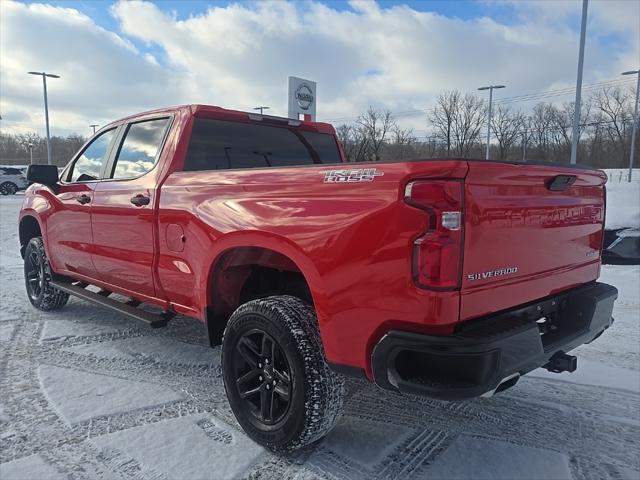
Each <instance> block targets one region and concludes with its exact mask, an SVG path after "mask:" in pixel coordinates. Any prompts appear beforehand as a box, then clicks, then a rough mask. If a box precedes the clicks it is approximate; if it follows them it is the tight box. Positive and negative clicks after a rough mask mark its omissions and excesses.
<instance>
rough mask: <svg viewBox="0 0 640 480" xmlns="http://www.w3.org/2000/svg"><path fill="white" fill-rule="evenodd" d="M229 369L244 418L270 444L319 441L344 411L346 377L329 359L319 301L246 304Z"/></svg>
mask: <svg viewBox="0 0 640 480" xmlns="http://www.w3.org/2000/svg"><path fill="white" fill-rule="evenodd" d="M222 369H223V377H224V386H225V390H226V392H227V397H228V399H229V404H230V405H231V409H232V410H233V413H234V415H235V417H236V419H237V420H238V423H240V425H241V426H242V428H243V429H244V431H245V432H246V433H247V435H249V437H251V438H252V439H253V440H254V441H256V442H257V443H259V444H261V445H263V446H265V447H267V448H270V449H271V450H274V451H280V452H290V451H293V450H296V449H298V448H301V447H303V446H305V445H308V444H310V443H313V442H314V441H316V440H318V439H320V438H322V437H323V436H325V435H326V434H327V433H328V432H329V431H330V430H331V428H333V426H334V424H335V422H336V421H337V419H338V417H339V415H340V413H341V411H342V402H343V396H344V383H343V380H342V377H340V375H338V374H336V373H335V372H333V371H332V370H330V369H329V366H328V365H327V363H326V360H325V356H324V349H323V347H322V341H321V339H320V334H319V331H318V324H317V320H316V315H315V311H314V309H313V307H311V306H310V305H308V304H307V303H305V302H303V301H302V300H300V299H299V298H296V297H292V296H288V295H282V296H273V297H267V298H261V299H258V300H252V301H250V302H247V303H245V304H244V305H241V306H240V307H239V308H238V309H237V310H236V311H235V312H234V313H233V315H232V316H231V318H230V319H229V322H228V324H227V327H226V329H225V333H224V338H223V341H222Z"/></svg>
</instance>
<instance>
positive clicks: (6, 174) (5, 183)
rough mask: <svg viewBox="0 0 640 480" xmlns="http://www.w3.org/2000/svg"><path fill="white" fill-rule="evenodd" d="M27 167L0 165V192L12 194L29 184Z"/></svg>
mask: <svg viewBox="0 0 640 480" xmlns="http://www.w3.org/2000/svg"><path fill="white" fill-rule="evenodd" d="M26 173H27V167H0V194H2V195H14V194H15V193H16V192H17V191H18V190H24V189H25V188H27V187H28V186H29V182H27V177H26Z"/></svg>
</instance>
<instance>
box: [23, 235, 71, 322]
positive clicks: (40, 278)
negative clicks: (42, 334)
mask: <svg viewBox="0 0 640 480" xmlns="http://www.w3.org/2000/svg"><path fill="white" fill-rule="evenodd" d="M51 277H52V274H51V267H50V266H49V260H47V253H46V252H45V249H44V242H43V241H42V237H34V238H32V239H31V240H29V243H28V244H27V248H26V249H25V252H24V282H25V285H26V287H27V296H28V297H29V301H30V302H31V304H32V305H33V306H34V307H36V308H38V309H40V310H57V309H59V308H62V307H64V306H65V305H66V303H67V301H68V300H69V294H68V293H65V292H63V291H60V290H58V289H57V288H55V287H52V286H51V284H50V282H51Z"/></svg>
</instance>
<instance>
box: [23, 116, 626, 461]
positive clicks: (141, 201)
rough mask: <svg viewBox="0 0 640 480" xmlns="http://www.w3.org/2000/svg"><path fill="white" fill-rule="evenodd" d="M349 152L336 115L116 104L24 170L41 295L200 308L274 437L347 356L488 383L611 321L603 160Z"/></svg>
mask: <svg viewBox="0 0 640 480" xmlns="http://www.w3.org/2000/svg"><path fill="white" fill-rule="evenodd" d="M343 159H344V155H343V151H342V147H341V145H340V143H339V141H338V139H337V137H336V134H335V130H334V128H333V127H332V126H331V125H329V124H325V123H318V122H308V121H299V120H294V119H286V118H278V117H272V116H267V115H257V114H251V113H243V112H238V111H232V110H226V109H223V108H219V107H213V106H206V105H189V106H181V107H176V108H168V109H163V110H156V111H152V112H146V113H143V114H140V115H135V116H131V117H128V118H124V119H122V120H118V121H116V122H113V123H111V124H110V125H107V126H105V127H104V128H102V129H101V130H100V131H99V132H97V133H96V134H95V135H94V136H93V138H91V139H90V140H89V141H88V142H87V143H86V145H84V146H83V147H82V149H81V150H80V151H79V152H78V154H77V155H76V156H75V157H74V158H73V159H72V160H71V161H70V162H69V164H68V165H67V167H66V168H65V169H64V171H63V172H62V173H61V174H60V175H59V174H58V171H57V170H56V169H55V167H50V166H47V165H37V166H31V167H30V169H29V172H28V178H29V180H30V182H31V185H30V186H29V188H28V190H27V191H26V195H25V199H24V204H23V206H22V210H21V213H20V218H19V238H20V244H21V253H22V256H23V258H24V277H25V283H26V289H27V293H28V298H29V301H30V302H31V303H32V304H33V305H34V306H35V307H36V308H39V309H41V310H53V309H58V308H61V307H62V306H64V305H65V303H66V302H67V300H68V298H69V295H75V296H77V297H79V298H81V299H84V300H87V301H91V302H95V303H97V304H100V305H103V306H105V307H109V308H111V309H113V310H116V311H118V312H121V313H124V314H126V315H129V316H131V317H133V318H135V319H137V320H140V321H142V322H146V323H147V324H149V325H150V326H151V327H162V326H165V325H166V324H167V322H168V321H170V319H171V318H172V317H173V316H175V315H178V314H179V315H185V316H190V317H194V318H196V319H198V320H201V321H202V322H204V324H205V325H206V331H207V333H208V337H209V341H210V344H211V345H212V346H217V345H221V346H222V348H221V357H222V360H221V361H222V372H223V380H224V386H225V389H226V393H227V396H228V399H229V403H230V406H231V408H232V410H233V412H234V414H235V416H236V418H237V420H238V422H239V424H240V425H241V426H242V428H243V429H244V430H245V431H246V433H247V434H248V435H249V436H250V437H251V438H253V439H254V440H255V441H257V442H258V443H260V444H262V445H264V446H266V447H268V448H271V449H273V450H276V451H291V450H295V449H297V448H300V447H302V446H304V445H307V444H309V443H311V442H314V441H316V440H318V439H320V438H322V437H323V436H324V435H325V434H326V433H327V432H328V431H329V430H330V429H331V427H332V426H333V425H334V423H335V422H336V419H337V418H338V416H339V414H340V411H341V407H342V402H343V396H344V393H343V392H344V381H343V378H344V375H349V376H355V377H360V378H363V379H366V380H368V381H369V382H374V383H375V384H376V385H378V386H379V387H381V388H384V389H389V390H394V391H400V392H410V393H412V394H420V395H426V396H430V397H433V398H437V399H444V400H461V399H468V398H473V397H477V396H482V395H492V394H494V393H496V392H499V391H502V390H504V389H506V388H509V387H512V386H513V385H514V384H515V383H516V382H517V381H518V378H519V377H520V376H521V375H524V374H526V373H527V372H530V371H531V370H533V369H536V368H539V367H544V368H546V369H548V370H550V371H556V372H561V371H573V370H575V368H576V358H575V357H574V356H572V355H568V353H567V352H569V351H570V350H572V349H573V348H575V347H577V346H579V345H582V344H584V343H588V342H591V341H592V340H594V339H595V338H596V337H598V336H599V335H600V334H602V333H603V331H604V330H606V329H607V328H608V327H609V326H610V325H611V324H612V321H613V319H612V310H613V304H614V301H615V299H616V298H617V290H616V289H615V288H614V287H612V286H610V285H606V284H603V283H598V282H597V279H598V276H599V273H600V257H601V252H602V243H603V224H604V216H605V182H606V176H605V174H604V173H602V172H601V171H598V170H592V169H588V168H569V167H568V166H559V165H551V164H545V165H542V164H540V165H537V164H513V163H507V162H487V161H471V160H463V159H443V160H418V161H403V162H372V163H358V164H346V163H343V161H344V160H343ZM145 305H153V306H155V307H156V311H159V312H161V313H150V311H149V310H152V309H149V308H147V309H143V308H141V306H142V307H144V306H145ZM158 307H159V308H158Z"/></svg>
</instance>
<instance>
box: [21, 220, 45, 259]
mask: <svg viewBox="0 0 640 480" xmlns="http://www.w3.org/2000/svg"><path fill="white" fill-rule="evenodd" d="M42 232H43V230H42V227H41V225H40V222H39V220H38V219H37V218H36V217H35V216H34V215H24V216H23V217H22V218H21V219H20V223H19V225H18V237H19V238H20V255H21V256H22V258H24V252H25V249H26V248H27V244H28V243H29V240H31V239H32V238H34V237H39V236H42V235H43V233H42Z"/></svg>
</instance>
